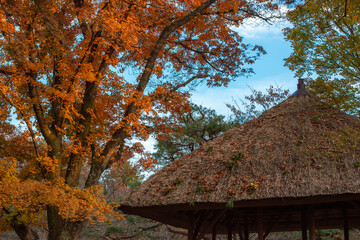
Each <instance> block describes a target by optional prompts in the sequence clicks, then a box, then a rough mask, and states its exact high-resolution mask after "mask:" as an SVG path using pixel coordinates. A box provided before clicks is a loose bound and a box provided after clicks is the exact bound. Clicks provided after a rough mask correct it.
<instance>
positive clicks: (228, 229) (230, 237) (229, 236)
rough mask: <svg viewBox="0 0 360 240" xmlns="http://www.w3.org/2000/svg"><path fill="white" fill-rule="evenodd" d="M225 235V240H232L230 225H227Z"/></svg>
mask: <svg viewBox="0 0 360 240" xmlns="http://www.w3.org/2000/svg"><path fill="white" fill-rule="evenodd" d="M227 235H228V237H227V239H228V240H232V226H231V224H229V225H228V227H227Z"/></svg>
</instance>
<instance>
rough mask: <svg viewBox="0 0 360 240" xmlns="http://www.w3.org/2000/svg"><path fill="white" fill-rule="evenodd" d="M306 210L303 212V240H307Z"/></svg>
mask: <svg viewBox="0 0 360 240" xmlns="http://www.w3.org/2000/svg"><path fill="white" fill-rule="evenodd" d="M306 219H307V217H306V210H305V209H304V210H302V211H301V236H302V240H307V239H308V238H307V226H306Z"/></svg>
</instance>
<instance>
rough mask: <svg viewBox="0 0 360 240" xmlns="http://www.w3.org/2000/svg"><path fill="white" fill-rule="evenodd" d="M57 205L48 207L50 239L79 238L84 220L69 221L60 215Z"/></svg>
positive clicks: (70, 239)
mask: <svg viewBox="0 0 360 240" xmlns="http://www.w3.org/2000/svg"><path fill="white" fill-rule="evenodd" d="M58 212H59V209H58V208H56V207H48V208H47V216H48V225H49V236H48V239H49V240H77V239H79V237H80V234H81V230H82V229H83V227H84V223H85V222H84V221H77V222H73V221H68V220H64V219H63V218H62V217H61V216H60V215H59V213H58Z"/></svg>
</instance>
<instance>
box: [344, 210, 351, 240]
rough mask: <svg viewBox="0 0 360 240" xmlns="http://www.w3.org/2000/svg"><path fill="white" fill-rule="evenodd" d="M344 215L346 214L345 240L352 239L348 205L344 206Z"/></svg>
mask: <svg viewBox="0 0 360 240" xmlns="http://www.w3.org/2000/svg"><path fill="white" fill-rule="evenodd" d="M343 215H344V240H350V237H349V216H348V209H347V207H344V209H343Z"/></svg>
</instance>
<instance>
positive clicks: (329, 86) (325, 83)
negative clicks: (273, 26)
mask: <svg viewBox="0 0 360 240" xmlns="http://www.w3.org/2000/svg"><path fill="white" fill-rule="evenodd" d="M288 20H289V21H290V23H291V24H292V26H291V27H289V28H287V29H286V30H285V36H286V39H287V40H289V41H290V42H291V45H292V48H293V53H292V54H291V56H290V57H288V58H287V59H286V65H287V66H288V67H289V68H290V69H291V70H294V71H296V75H297V76H298V77H312V76H313V77H314V80H312V81H308V82H309V84H308V86H309V87H310V90H311V92H312V93H313V94H315V95H318V96H319V97H320V98H321V99H322V100H323V101H326V102H328V103H329V104H331V105H333V106H335V107H337V108H340V109H342V110H344V111H347V112H348V113H351V114H354V115H358V114H359V112H358V110H359V107H360V101H359V100H360V99H359V93H360V92H359V86H358V84H359V81H360V68H359V66H360V24H359V22H360V1H358V0H354V1H349V0H326V1H320V0H319V1H318V0H315V1H308V2H307V3H306V4H304V5H301V6H298V7H297V8H296V9H294V10H293V11H290V13H289V14H288Z"/></svg>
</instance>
